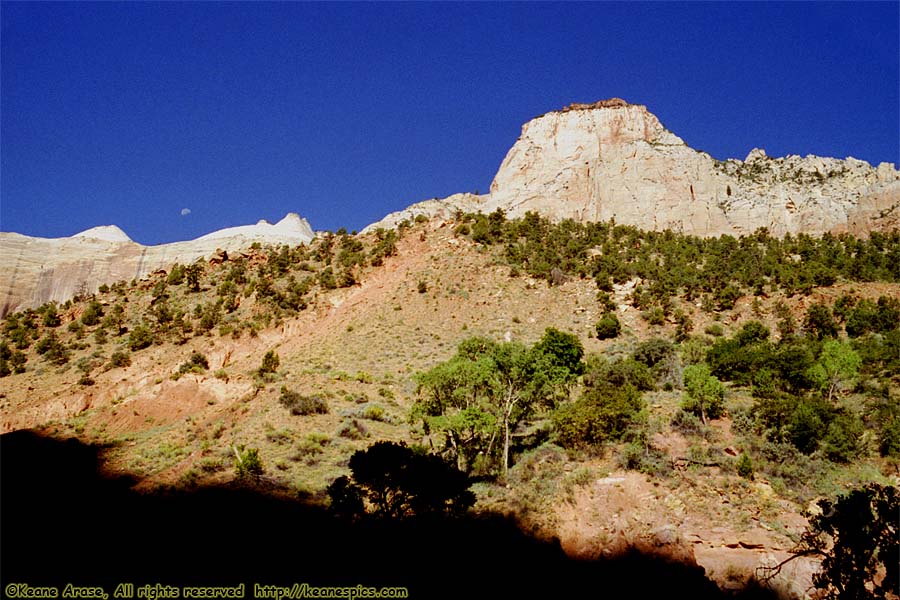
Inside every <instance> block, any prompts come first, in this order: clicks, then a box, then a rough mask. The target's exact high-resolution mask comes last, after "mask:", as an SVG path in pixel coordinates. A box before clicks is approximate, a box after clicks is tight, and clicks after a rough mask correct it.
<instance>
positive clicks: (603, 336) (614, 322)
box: [596, 312, 622, 340]
mask: <svg viewBox="0 0 900 600" xmlns="http://www.w3.org/2000/svg"><path fill="white" fill-rule="evenodd" d="M596 329H597V339H598V340H608V339H611V338H615V337H618V336H619V333H620V332H621V331H622V325H621V323H619V317H617V316H616V313H614V312H607V313H605V314H604V315H603V316H602V317H600V320H599V321H597V325H596Z"/></svg>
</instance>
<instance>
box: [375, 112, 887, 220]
mask: <svg viewBox="0 0 900 600" xmlns="http://www.w3.org/2000/svg"><path fill="white" fill-rule="evenodd" d="M475 198H477V199H478V200H477V202H474V201H473V200H472V198H471V197H468V196H463V197H461V196H460V195H457V196H451V197H450V198H447V199H445V200H443V201H428V202H425V203H420V204H416V205H413V206H411V207H409V208H408V209H406V210H405V211H401V212H400V213H394V214H395V215H397V214H400V215H404V217H403V218H409V216H410V215H414V214H426V215H427V216H432V215H433V214H435V212H436V211H438V210H440V211H442V212H443V213H446V214H452V212H453V211H454V210H456V209H462V210H465V211H469V210H472V209H473V208H474V210H475V211H478V212H491V211H493V210H495V209H497V208H502V209H503V210H504V211H506V213H507V215H508V216H510V217H520V216H522V215H524V214H525V212H527V211H536V212H538V213H540V214H543V215H546V216H548V217H550V218H551V219H553V220H561V219H567V218H568V219H574V220H576V221H582V222H589V221H606V220H610V219H615V221H616V222H617V223H620V224H626V225H634V226H637V227H640V228H642V229H652V230H664V229H672V230H674V231H679V232H683V233H687V234H694V235H699V236H718V235H722V234H731V235H741V234H749V233H752V232H753V231H755V230H756V229H758V228H760V227H767V228H768V229H769V232H770V233H772V234H774V235H779V236H780V235H784V234H786V233H791V234H795V233H799V232H805V233H809V234H822V233H825V232H835V233H838V232H844V231H849V232H851V233H854V234H859V235H865V234H866V233H868V232H869V231H872V230H875V229H889V228H892V227H896V226H897V223H898V220H900V172H898V171H897V169H896V168H895V167H894V165H893V164H890V163H882V164H880V165H879V166H878V168H877V169H876V168H874V167H872V166H871V165H869V164H868V163H866V162H864V161H860V160H856V159H854V158H847V159H845V160H838V159H835V158H821V157H816V156H807V157H806V158H800V157H799V156H788V157H784V158H770V157H769V156H767V155H766V153H765V151H764V150H761V149H759V148H755V149H753V150H752V151H750V153H749V154H748V155H747V158H746V159H745V160H744V161H739V160H734V159H731V160H727V161H724V162H722V161H717V160H715V159H713V158H712V157H711V156H709V155H708V154H706V153H704V152H698V151H697V150H694V149H692V148H690V147H689V146H687V145H686V144H685V143H684V142H683V141H682V140H681V138H679V137H678V136H676V135H674V134H673V133H671V132H670V131H668V130H666V128H665V127H663V125H662V124H661V123H660V122H659V119H657V118H656V117H655V116H654V115H653V114H651V113H650V112H649V111H648V110H647V108H646V107H644V106H639V105H634V104H629V103H627V102H625V101H624V100H620V99H617V98H614V99H611V100H604V101H601V102H597V103H595V104H575V105H572V106H570V107H568V108H566V109H563V110H561V111H555V112H551V113H547V114H545V115H542V116H540V117H537V118H535V119H533V120H531V121H529V122H528V123H526V124H525V125H524V126H523V127H522V134H521V136H520V137H519V139H518V141H517V142H516V143H515V145H514V146H513V147H512V149H510V151H509V153H508V154H507V155H506V158H505V159H504V160H503V163H502V164H501V165H500V169H499V170H498V171H497V174H496V176H495V177H494V181H493V183H492V184H491V192H490V195H488V196H478V197H475ZM463 200H464V201H463ZM396 220H399V219H393V218H391V217H389V218H387V219H385V220H384V221H381V222H379V224H376V225H378V226H390V225H392V224H394V221H396Z"/></svg>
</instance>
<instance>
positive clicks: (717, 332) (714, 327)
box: [703, 323, 725, 337]
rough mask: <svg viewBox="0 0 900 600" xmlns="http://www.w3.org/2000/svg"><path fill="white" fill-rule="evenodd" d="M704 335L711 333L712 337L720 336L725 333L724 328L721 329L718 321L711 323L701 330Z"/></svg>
mask: <svg viewBox="0 0 900 600" xmlns="http://www.w3.org/2000/svg"><path fill="white" fill-rule="evenodd" d="M703 331H704V333H706V335H711V336H713V337H722V336H723V335H725V330H724V329H722V326H721V325H719V324H718V323H711V324H709V325H707V326H706V329H704V330H703Z"/></svg>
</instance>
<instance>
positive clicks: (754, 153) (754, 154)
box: [744, 148, 769, 163]
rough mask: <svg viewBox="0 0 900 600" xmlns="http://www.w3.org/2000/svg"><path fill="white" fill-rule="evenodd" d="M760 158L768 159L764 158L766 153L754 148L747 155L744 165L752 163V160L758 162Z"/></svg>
mask: <svg viewBox="0 0 900 600" xmlns="http://www.w3.org/2000/svg"><path fill="white" fill-rule="evenodd" d="M762 158H769V157H768V156H766V151H765V150H763V149H762V148H754V149H753V150H751V151H750V152H749V154H747V158H745V159H744V162H745V163H748V162H753V161H754V160H759V159H762Z"/></svg>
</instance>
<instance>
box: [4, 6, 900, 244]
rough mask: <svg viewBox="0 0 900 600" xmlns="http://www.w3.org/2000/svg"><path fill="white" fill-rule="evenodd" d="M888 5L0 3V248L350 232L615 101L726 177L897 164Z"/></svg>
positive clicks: (484, 183)
mask: <svg viewBox="0 0 900 600" xmlns="http://www.w3.org/2000/svg"><path fill="white" fill-rule="evenodd" d="M898 6H900V4H898V3H897V2H889V3H856V2H851V3H840V4H833V3H805V2H803V3H789V4H774V3H752V4H734V3H712V4H710V3H697V4H675V3H654V4H649V3H648V4H635V3H622V4H619V3H590V4H481V3H478V4H432V3H424V4H418V3H402V4H300V3H277V4H259V3H238V4H225V3H193V4H181V3H99V4H90V3H83V2H77V3H52V4H37V3H10V2H3V4H2V8H0V26H2V40H0V42H2V57H0V58H2V81H0V84H2V86H0V93H2V103H0V127H2V129H0V136H2V139H0V141H2V148H0V149H2V157H0V168H2V173H0V230H3V231H17V232H20V233H25V234H28V235H37V236H44V237H57V236H64V235H71V234H73V233H76V232H77V231H80V230H83V229H87V228H89V227H93V226H95V225H101V224H110V223H115V224H117V225H119V226H120V227H122V228H123V229H124V230H125V231H126V232H127V233H128V234H129V235H130V236H131V237H132V238H133V239H135V240H136V241H139V242H142V243H145V244H156V243H162V242H167V241H174V240H179V239H188V238H192V237H196V236H198V235H202V234H204V233H207V232H209V231H212V230H214V229H218V228H222V227H227V226H233V225H242V224H248V223H253V222H256V221H257V220H259V219H267V220H269V221H272V222H274V221H276V220H278V219H280V218H281V217H282V216H283V215H284V214H285V213H287V212H289V211H293V212H297V213H300V214H301V215H302V216H305V217H307V218H308V219H309V221H310V223H311V224H312V225H313V227H314V228H316V229H331V230H334V229H337V228H339V227H342V226H343V227H346V228H347V229H348V230H352V229H359V228H362V227H363V226H365V225H366V224H368V223H370V222H372V221H375V220H377V219H379V218H381V217H382V216H383V215H385V214H386V213H388V212H390V211H393V210H398V209H400V208H403V207H405V206H407V205H409V204H411V203H413V202H416V201H419V200H423V199H426V198H432V197H443V196H447V195H449V194H452V193H455V192H461V191H474V190H479V191H481V192H485V191H487V190H488V188H489V186H490V182H491V180H492V178H493V175H494V173H495V172H496V170H497V167H498V166H499V165H500V162H501V161H502V160H503V157H504V156H505V154H506V152H507V150H508V149H509V148H510V147H511V146H512V144H513V143H514V142H515V140H516V138H517V137H518V135H519V132H520V128H521V126H522V124H523V123H524V122H525V121H527V120H528V119H530V118H532V117H534V116H537V115H539V114H542V113H544V112H547V111H550V110H554V109H557V108H561V107H563V106H565V105H567V104H569V103H571V102H592V101H595V100H599V99H602V98H608V97H611V96H619V97H622V98H625V99H626V100H628V101H630V102H635V103H640V104H646V105H647V106H648V107H649V109H650V110H651V111H652V112H653V113H655V114H656V115H657V116H658V117H659V118H660V120H661V121H662V122H663V124H664V125H666V127H668V128H669V129H670V130H672V131H673V132H675V133H676V134H677V135H679V136H681V137H682V138H683V139H684V140H685V141H686V142H687V143H688V144H690V145H691V146H693V147H695V148H698V149H702V150H705V151H707V152H709V153H710V154H712V155H713V156H715V157H717V158H720V159H724V158H729V157H736V158H743V157H744V156H746V154H747V152H748V151H749V150H750V149H752V148H753V147H754V146H760V147H763V148H765V149H766V151H767V152H768V153H769V155H771V156H782V155H786V154H802V155H805V154H819V155H824V156H837V157H840V158H843V157H846V156H854V157H857V158H860V159H864V160H867V161H869V162H870V163H873V164H877V163H878V162H881V161H891V162H900V158H898V152H900V150H898V145H900V140H898V136H900V117H898V112H900V91H898V88H900V83H898V81H900V42H898V38H900V33H898V22H900V9H898ZM183 208H187V209H190V211H191V212H190V214H188V215H185V216H183V215H182V214H181V211H182V209H183Z"/></svg>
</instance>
